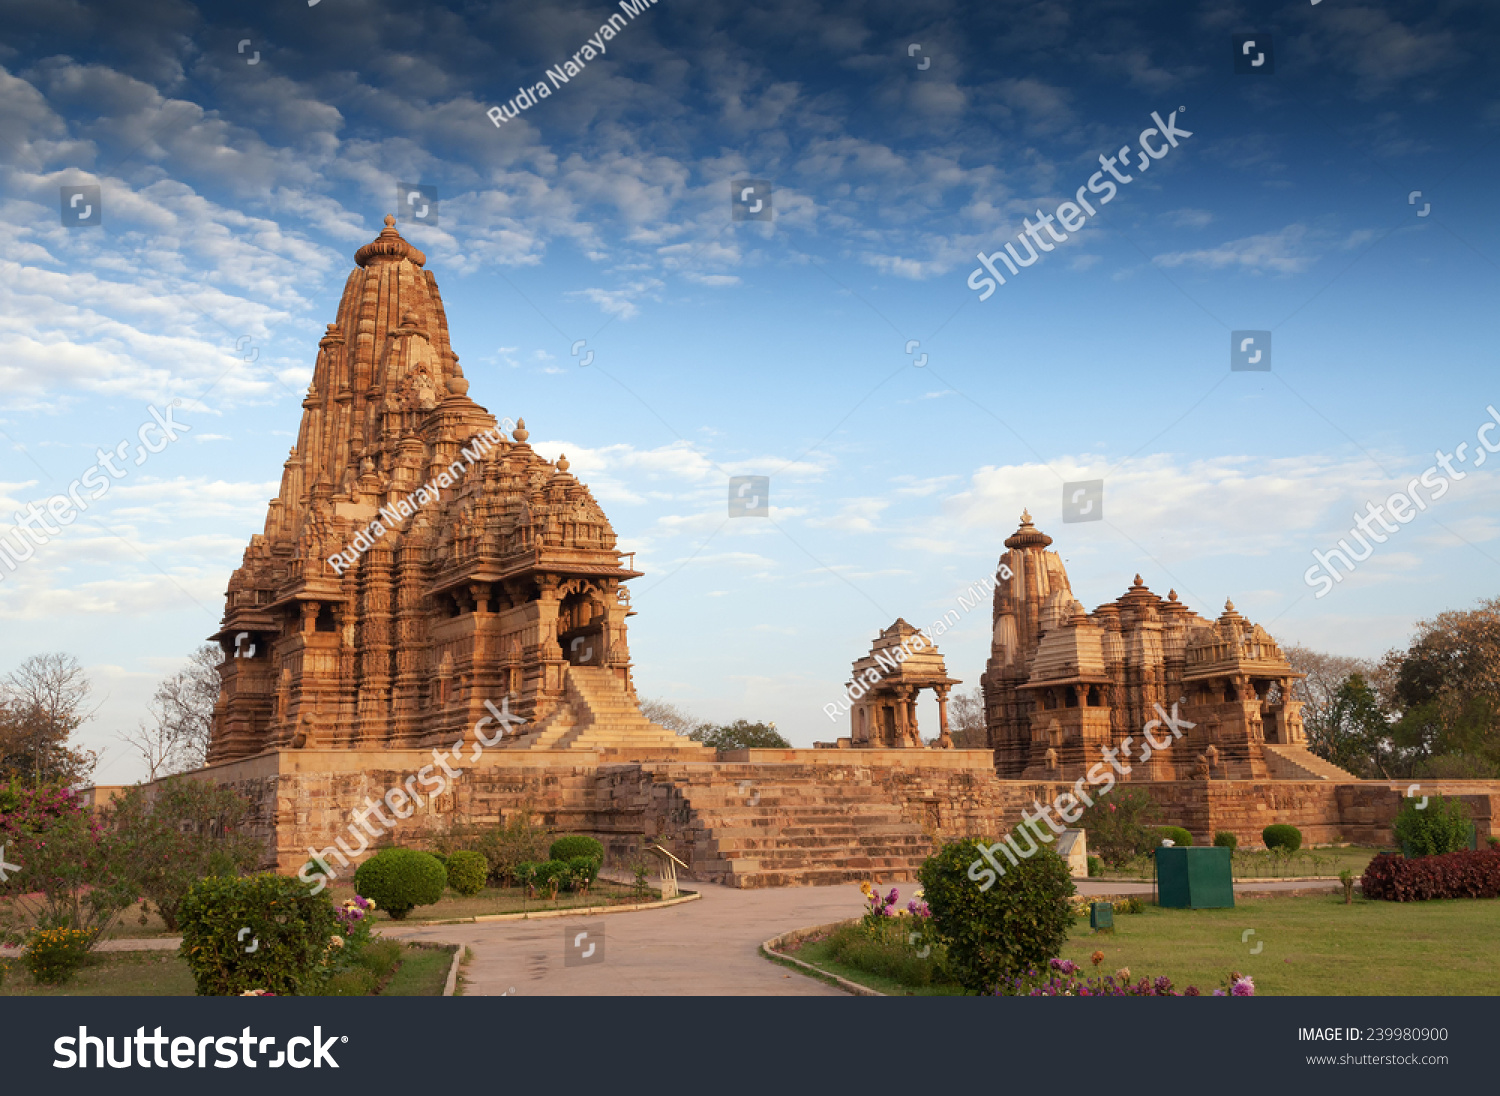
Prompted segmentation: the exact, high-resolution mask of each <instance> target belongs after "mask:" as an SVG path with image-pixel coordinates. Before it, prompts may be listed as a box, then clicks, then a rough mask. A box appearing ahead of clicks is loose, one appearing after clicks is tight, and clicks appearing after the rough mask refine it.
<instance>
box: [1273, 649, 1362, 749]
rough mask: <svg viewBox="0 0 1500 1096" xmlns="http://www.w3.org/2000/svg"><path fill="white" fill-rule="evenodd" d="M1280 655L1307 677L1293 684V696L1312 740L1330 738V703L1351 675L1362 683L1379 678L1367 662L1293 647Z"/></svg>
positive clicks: (1331, 716)
mask: <svg viewBox="0 0 1500 1096" xmlns="http://www.w3.org/2000/svg"><path fill="white" fill-rule="evenodd" d="M1281 653H1282V654H1284V655H1286V658H1287V661H1288V662H1290V663H1291V664H1292V669H1294V670H1296V671H1297V672H1298V673H1304V674H1306V675H1307V677H1306V678H1304V679H1303V680H1301V681H1299V682H1297V687H1296V689H1295V690H1294V695H1295V697H1296V699H1298V700H1300V701H1302V723H1303V725H1304V726H1305V727H1306V728H1307V733H1308V737H1309V738H1311V739H1313V740H1320V739H1326V738H1328V737H1329V736H1330V735H1332V733H1333V731H1334V729H1335V728H1334V727H1333V721H1334V720H1335V719H1336V715H1335V703H1334V702H1335V700H1336V699H1337V697H1338V695H1339V689H1340V688H1342V687H1343V684H1344V682H1346V681H1348V680H1349V678H1350V676H1351V675H1353V674H1359V675H1361V676H1362V677H1363V678H1364V679H1365V680H1366V681H1378V679H1379V678H1380V676H1381V671H1380V668H1379V666H1378V665H1377V664H1376V663H1375V662H1373V661H1372V660H1370V659H1367V658H1349V657H1347V656H1345V655H1330V654H1327V653H1325V652H1323V651H1314V650H1313V649H1312V648H1311V647H1299V646H1297V645H1295V644H1293V645H1291V646H1284V647H1282V648H1281Z"/></svg>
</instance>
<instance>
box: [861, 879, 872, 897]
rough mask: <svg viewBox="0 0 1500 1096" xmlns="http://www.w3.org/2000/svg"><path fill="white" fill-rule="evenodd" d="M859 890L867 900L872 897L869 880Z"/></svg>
mask: <svg viewBox="0 0 1500 1096" xmlns="http://www.w3.org/2000/svg"><path fill="white" fill-rule="evenodd" d="M859 889H860V892H861V893H862V894H863V895H864V896H865V897H866V898H868V897H870V881H869V880H868V879H867V880H865V881H864V882H863V883H861V884H860V885H859Z"/></svg>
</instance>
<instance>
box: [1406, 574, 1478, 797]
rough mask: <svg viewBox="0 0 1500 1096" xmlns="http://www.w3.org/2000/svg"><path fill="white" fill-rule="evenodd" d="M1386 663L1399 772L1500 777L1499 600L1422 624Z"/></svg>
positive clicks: (1422, 622) (1447, 614)
mask: <svg viewBox="0 0 1500 1096" xmlns="http://www.w3.org/2000/svg"><path fill="white" fill-rule="evenodd" d="M1385 664H1386V666H1387V668H1388V670H1389V671H1390V680H1391V685H1390V689H1389V692H1390V697H1389V701H1390V706H1391V707H1392V708H1393V709H1394V711H1395V712H1396V713H1397V715H1398V716H1399V718H1398V719H1397V721H1396V723H1395V725H1394V727H1393V728H1392V737H1393V739H1394V742H1395V744H1396V746H1397V747H1398V749H1399V752H1400V760H1401V770H1400V775H1403V776H1406V775H1415V776H1437V777H1455V776H1469V777H1496V776H1500V598H1490V599H1488V600H1486V601H1482V602H1481V603H1480V605H1479V608H1477V609H1473V610H1467V611H1451V612H1446V613H1440V614H1439V615H1438V616H1437V617H1435V618H1433V619H1432V620H1424V621H1421V622H1419V623H1418V625H1417V634H1416V638H1415V639H1414V640H1413V642H1412V644H1411V646H1410V647H1409V648H1408V649H1407V650H1406V651H1404V652H1397V651H1393V652H1391V653H1390V654H1388V655H1387V656H1386V663H1385Z"/></svg>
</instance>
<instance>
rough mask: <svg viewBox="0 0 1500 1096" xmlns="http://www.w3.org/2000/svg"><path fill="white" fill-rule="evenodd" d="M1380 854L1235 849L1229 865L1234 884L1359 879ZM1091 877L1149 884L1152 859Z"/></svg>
mask: <svg viewBox="0 0 1500 1096" xmlns="http://www.w3.org/2000/svg"><path fill="white" fill-rule="evenodd" d="M1380 851H1381V850H1379V849H1376V848H1371V847H1369V846H1367V845H1347V846H1330V847H1328V848H1318V849H1308V848H1303V849H1298V850H1297V851H1296V852H1294V853H1292V854H1291V855H1290V856H1287V857H1280V856H1273V855H1272V854H1271V853H1270V852H1267V851H1266V850H1265V849H1236V850H1235V851H1234V854H1233V856H1232V857H1231V862H1232V865H1233V871H1234V878H1235V880H1236V881H1244V880H1250V879H1287V878H1297V877H1301V876H1309V875H1316V876H1325V877H1332V876H1336V875H1338V873H1339V872H1341V871H1343V870H1344V869H1346V868H1347V869H1349V870H1350V871H1352V872H1354V874H1355V875H1357V876H1358V875H1363V874H1364V870H1365V868H1366V867H1368V866H1369V864H1370V861H1371V860H1372V859H1374V857H1375V855H1376V853H1378V852H1380ZM1090 878H1091V879H1093V880H1094V881H1096V882H1109V881H1112V880H1128V881H1130V882H1133V883H1136V882H1139V883H1149V882H1151V859H1150V858H1149V857H1142V858H1141V859H1139V860H1134V861H1132V862H1131V863H1129V864H1126V865H1124V866H1123V867H1120V868H1107V869H1105V872H1104V874H1103V875H1098V876H1091V877H1090Z"/></svg>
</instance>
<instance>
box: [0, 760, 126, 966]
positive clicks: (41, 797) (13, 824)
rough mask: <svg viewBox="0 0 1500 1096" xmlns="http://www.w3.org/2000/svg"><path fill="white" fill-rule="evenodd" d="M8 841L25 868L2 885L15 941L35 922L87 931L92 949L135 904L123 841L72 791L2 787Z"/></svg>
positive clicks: (10, 853)
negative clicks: (108, 927) (124, 869)
mask: <svg viewBox="0 0 1500 1096" xmlns="http://www.w3.org/2000/svg"><path fill="white" fill-rule="evenodd" d="M0 843H4V845H5V846H6V859H7V860H9V861H10V862H12V863H15V864H19V865H20V869H21V870H19V871H16V872H11V873H10V874H9V878H8V879H7V880H6V882H4V883H0V898H4V899H7V900H8V903H9V906H10V909H9V910H8V911H7V913H8V915H9V916H8V917H7V918H6V919H7V920H8V921H11V922H13V923H14V924H16V925H17V926H18V927H17V928H15V929H12V930H10V931H7V932H6V934H5V935H6V938H7V939H9V940H11V941H13V942H16V943H20V942H22V941H23V940H24V938H25V936H24V934H25V932H26V930H27V929H29V928H33V927H45V928H69V929H75V930H79V931H81V932H84V933H86V934H87V937H88V945H89V946H92V945H93V943H94V941H95V940H96V939H97V938H98V936H99V934H100V933H101V932H102V931H103V929H104V928H105V926H106V925H108V924H109V922H110V921H111V920H113V918H114V917H115V915H116V914H118V913H119V912H120V911H121V910H122V909H124V908H125V907H126V906H128V905H130V903H131V902H133V901H135V897H136V895H135V892H134V890H133V889H132V886H131V884H130V882H129V881H128V880H127V879H125V878H124V873H123V872H122V871H120V870H118V869H119V867H120V862H121V861H122V860H123V859H124V856H123V850H122V848H121V846H120V843H119V842H118V841H116V840H114V839H113V837H112V835H110V834H109V833H108V832H106V830H105V827H104V826H103V825H102V824H101V823H100V821H99V820H98V819H97V818H95V817H93V816H92V815H90V814H89V813H88V812H86V811H84V809H83V806H82V804H81V802H80V800H79V798H78V797H77V796H76V795H74V794H73V793H72V792H71V791H69V790H68V789H66V788H49V787H43V788H26V787H21V786H18V785H15V784H7V785H0Z"/></svg>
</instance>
